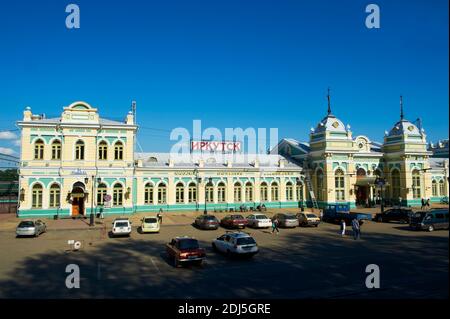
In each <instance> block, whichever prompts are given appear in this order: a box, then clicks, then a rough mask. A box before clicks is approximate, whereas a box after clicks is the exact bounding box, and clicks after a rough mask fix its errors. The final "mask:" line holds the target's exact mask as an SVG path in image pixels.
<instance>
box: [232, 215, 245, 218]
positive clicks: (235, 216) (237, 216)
mask: <svg viewBox="0 0 450 319" xmlns="http://www.w3.org/2000/svg"><path fill="white" fill-rule="evenodd" d="M231 218H232V219H244V216H242V215H231Z"/></svg>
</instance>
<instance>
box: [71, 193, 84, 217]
mask: <svg viewBox="0 0 450 319" xmlns="http://www.w3.org/2000/svg"><path fill="white" fill-rule="evenodd" d="M84 200H85V197H84V190H83V189H82V188H81V187H75V188H74V189H73V190H72V216H74V217H77V216H79V215H84Z"/></svg>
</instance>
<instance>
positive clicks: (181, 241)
mask: <svg viewBox="0 0 450 319" xmlns="http://www.w3.org/2000/svg"><path fill="white" fill-rule="evenodd" d="M166 253H167V257H168V258H169V259H171V260H173V263H174V266H175V267H179V266H181V265H183V264H185V263H195V264H198V265H200V264H202V262H203V260H204V259H205V258H206V253H205V250H204V249H203V248H200V246H199V244H198V241H197V239H195V238H192V237H187V236H185V237H176V238H174V239H172V240H171V241H170V242H169V243H168V244H167V245H166Z"/></svg>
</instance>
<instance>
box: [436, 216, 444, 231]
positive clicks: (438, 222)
mask: <svg viewBox="0 0 450 319" xmlns="http://www.w3.org/2000/svg"><path fill="white" fill-rule="evenodd" d="M434 218H435V224H434V225H435V228H436V229H443V228H445V225H444V214H443V213H435V214H434Z"/></svg>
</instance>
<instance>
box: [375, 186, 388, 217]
mask: <svg viewBox="0 0 450 319" xmlns="http://www.w3.org/2000/svg"><path fill="white" fill-rule="evenodd" d="M375 183H376V184H377V185H378V186H380V192H381V196H380V197H381V205H380V209H381V213H384V196H383V194H384V193H383V186H384V184H385V183H386V181H385V180H384V178H381V177H377V179H376V180H375Z"/></svg>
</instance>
